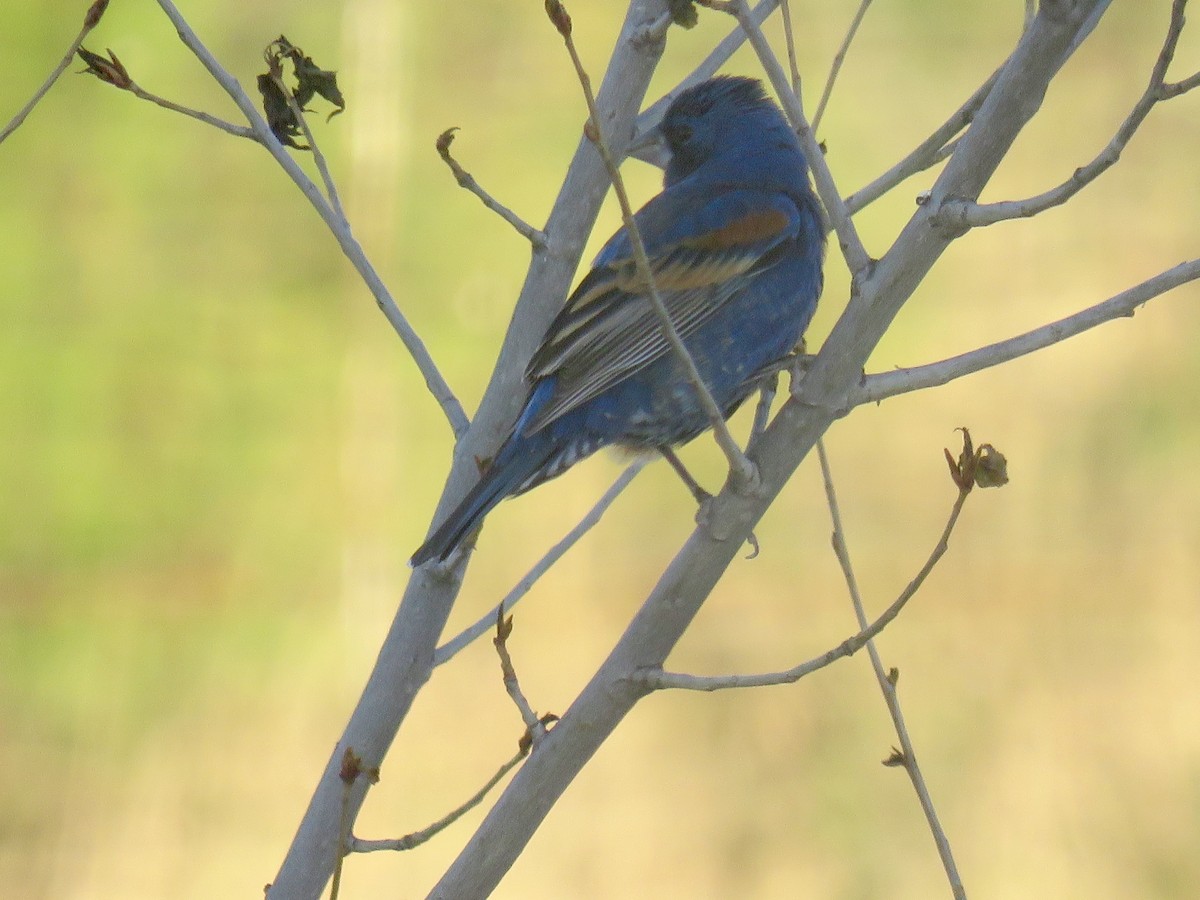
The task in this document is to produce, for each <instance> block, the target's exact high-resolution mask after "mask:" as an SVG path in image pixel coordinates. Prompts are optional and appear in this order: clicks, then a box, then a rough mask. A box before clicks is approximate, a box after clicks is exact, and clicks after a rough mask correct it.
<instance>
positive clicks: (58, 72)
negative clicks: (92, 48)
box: [0, 0, 108, 144]
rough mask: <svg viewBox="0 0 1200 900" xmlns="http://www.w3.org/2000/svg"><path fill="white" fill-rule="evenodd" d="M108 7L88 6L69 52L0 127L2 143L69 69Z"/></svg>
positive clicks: (104, 2) (100, 1) (102, 0)
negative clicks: (14, 113) (81, 25)
mask: <svg viewBox="0 0 1200 900" xmlns="http://www.w3.org/2000/svg"><path fill="white" fill-rule="evenodd" d="M106 9H108V0H95V2H93V3H92V5H91V6H89V7H88V11H87V12H86V13H84V16H83V27H82V28H80V29H79V34H77V35H76V36H75V40H73V41H72V42H71V46H70V47H68V48H67V52H66V53H64V54H63V56H62V59H60V60H59V61H58V65H57V66H55V67H54V71H52V72H51V73H50V74H49V76H47V78H46V80H45V81H43V82H42V84H41V86H40V87H39V88H38V89H37V90H36V91H34V92H33V96H32V97H30V98H29V100H28V101H27V102H26V103H25V105H24V106H22V107H21V108H20V110H18V111H17V114H16V115H15V116H13V117H12V119H10V120H9V122H8V124H7V125H5V126H4V127H3V128H0V144H2V143H4V141H5V139H6V138H7V137H8V136H9V135H10V134H12V133H13V132H14V131H16V130H17V129H18V128H20V127H21V125H22V123H23V122H24V121H25V120H26V119H27V118H28V117H29V114H30V113H31V112H33V108H34V107H35V106H37V105H38V104H39V103H41V102H42V98H43V97H45V96H46V94H47V93H49V91H50V88H52V87H54V83H55V82H56V81H58V79H59V78H60V77H62V73H63V72H65V71H67V66H69V65H70V64H71V60H72V59H74V58H75V54H76V52H78V50H79V48H80V47H82V46H83V42H84V41H85V40H86V39H87V36H88V35H89V34H91V33H92V29H93V28H95V27H96V26H97V25H98V24H99V23H100V19H101V17H102V16H103V15H104V11H105V10H106Z"/></svg>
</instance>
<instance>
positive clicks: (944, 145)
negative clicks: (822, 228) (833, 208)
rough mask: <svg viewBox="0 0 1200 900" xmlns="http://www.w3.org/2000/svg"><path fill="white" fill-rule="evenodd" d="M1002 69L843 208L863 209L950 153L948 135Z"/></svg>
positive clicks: (975, 108)
mask: <svg viewBox="0 0 1200 900" xmlns="http://www.w3.org/2000/svg"><path fill="white" fill-rule="evenodd" d="M1003 69H1004V67H1003V66H1001V67H1000V68H999V69H997V70H996V71H995V72H993V73H992V74H991V76H989V78H988V79H987V81H985V82H984V83H983V84H981V85H980V86H979V87H978V88H976V90H975V93H973V94H972V95H971V96H970V97H969V98H968V99H967V101H966V102H965V103H964V104H963V105H962V106H960V107H959V108H958V109H956V110H955V111H954V112H953V113H952V114H951V115H950V117H949V118H948V119H946V121H945V122H943V123H942V124H941V125H940V126H938V128H936V129H935V130H934V132H933V133H932V134H930V135H929V137H927V138H925V140H923V141H922V142H921V143H920V144H918V145H917V146H916V147H915V148H914V149H913V150H912V152H910V153H909V154H908V155H907V156H905V157H904V158H903V159H902V160H900V161H899V162H898V163H896V164H895V165H894V166H892V167H891V168H890V169H888V170H887V171H886V172H884V173H883V174H882V175H880V176H879V177H878V178H876V179H875V180H874V181H872V182H871V183H870V184H868V185H866V186H864V187H862V188H859V189H858V190H857V191H855V192H854V193H853V194H851V195H850V196H849V197H847V198H846V209H848V210H849V211H850V212H852V213H856V212H858V211H860V210H862V209H864V208H865V207H867V206H869V205H870V204H872V203H874V202H875V201H876V200H878V199H879V198H880V197H882V196H883V195H884V194H886V193H887V192H888V191H890V190H891V189H892V188H894V187H896V186H897V185H898V184H900V183H901V182H903V181H905V180H907V179H908V178H911V177H912V176H913V175H916V174H917V173H918V172H923V171H925V170H926V169H928V168H931V167H932V166H935V165H937V164H938V163H939V162H941V161H942V160H943V159H945V158H946V157H947V156H949V155H950V151H951V149H952V148H951V144H950V141H951V139H952V138H953V137H954V136H955V135H956V134H958V133H959V132H960V131H962V130H963V129H964V128H966V127H967V126H968V125H970V124H971V122H972V121H973V120H974V118H975V114H976V113H977V112H979V108H980V107H981V106H983V101H985V100H986V99H987V98H988V94H990V93H991V91H992V87H993V86H994V85H995V84H996V80H997V79H998V78H999V77H1000V73H1001V72H1002V71H1003Z"/></svg>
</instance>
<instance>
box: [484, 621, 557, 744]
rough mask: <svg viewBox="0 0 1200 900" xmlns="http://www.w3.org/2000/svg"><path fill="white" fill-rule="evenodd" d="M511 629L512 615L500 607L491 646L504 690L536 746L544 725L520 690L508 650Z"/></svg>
mask: <svg viewBox="0 0 1200 900" xmlns="http://www.w3.org/2000/svg"><path fill="white" fill-rule="evenodd" d="M512 629H513V618H512V616H505V615H504V609H503V608H501V609H500V611H499V612H497V613H496V636H495V637H494V638H492V646H493V647H495V648H496V655H497V656H499V657H500V672H501V674H502V676H503V678H504V690H505V691H507V692H508V696H509V699H511V700H512V702H513V705H514V706H516V707H517V711H518V712H519V713H520V714H521V721H522V722H524V723H525V728H526V730H527V732H528V734H529V738H530V744H531V746H534V747H536V746H537V744H538V742H539V741H540V740H541V739H542V737H543V736H544V735H545V733H546V726H545V724H544V723H543V722H541V721H540V720H539V719H538V714H537V713H536V712H534V711H533V707H532V706H531V705H530V704H529V701H528V700H526V699H525V692H524V691H522V690H521V681H520V679H518V678H517V669H516V667H515V666H514V665H513V661H512V655H511V654H510V653H509V652H508V638H509V636H510V635H511V634H512Z"/></svg>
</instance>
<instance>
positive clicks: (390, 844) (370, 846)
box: [346, 744, 529, 853]
mask: <svg viewBox="0 0 1200 900" xmlns="http://www.w3.org/2000/svg"><path fill="white" fill-rule="evenodd" d="M528 755H529V749H528V748H527V747H526V746H525V745H524V744H522V746H521V749H520V750H518V751H517V754H516V756H514V757H513V758H512V759H510V760H509V761H508V762H506V763H504V765H502V766H500V768H499V769H498V770H497V771H496V774H495V775H493V776H492V777H491V778H489V779H488V780H487V782H486V783H485V784H484V785H483V787H481V788H480V789H479V790H478V791H476V792H475V793H474V794H472V795H471V796H470V798H469V799H468V800H467V801H466V802H465V803H463V804H462V805H461V806H458V807H456V808H455V809H453V810H451V811H450V812H449V813H448V814H446V815H445V816H443V817H442V818H440V819H438V820H437V821H436V822H434V823H433V824H432V825H430V826H428V827H427V828H422V829H421V830H420V831H414V832H412V833H411V834H406V835H405V836H404V837H401V838H387V839H383V840H374V841H371V840H365V839H363V838H357V837H354V836H351V837H350V838H349V839H348V840H347V841H346V850H347V852H349V853H375V852H376V851H379V850H397V851H402V850H412V849H413V848H414V847H419V846H420V845H421V844H424V843H425V842H426V841H428V840H429V839H430V838H431V837H433V836H434V835H436V834H438V833H439V832H442V831H445V830H446V829H447V828H449V827H450V826H451V825H453V824H454V823H455V822H457V821H458V820H459V819H461V818H462V817H463V814H464V813H468V812H470V811H471V810H473V809H474V808H475V807H477V806H478V805H479V804H480V803H482V802H483V800H484V798H485V797H487V795H488V793H489V792H490V791H491V790H492V788H494V787H495V786H496V785H498V784H499V783H500V782H501V781H503V780H504V776H505V775H507V774H508V773H509V772H511V771H512V770H513V769H515V768H516V767H517V765H518V764H519V763H520V762H521V760H523V759H524V758H525V757H526V756H528Z"/></svg>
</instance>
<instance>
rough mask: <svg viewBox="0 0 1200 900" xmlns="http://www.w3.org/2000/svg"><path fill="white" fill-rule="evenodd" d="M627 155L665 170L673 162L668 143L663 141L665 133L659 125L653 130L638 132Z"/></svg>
mask: <svg viewBox="0 0 1200 900" xmlns="http://www.w3.org/2000/svg"><path fill="white" fill-rule="evenodd" d="M625 155H626V156H631V157H634V158H636V159H640V160H641V161H642V162H648V163H650V165H652V166H658V167H659V168H660V169H665V168H666V167H667V163H668V162H670V161H671V154H670V152H669V151H668V150H667V143H666V141H665V140H664V139H663V133H662V131H660V130H659V127H658V126H657V125H655V126H654V127H653V128H647V129H645V130H644V131H638V132H636V133H635V134H634V136H633V141H632V142H630V144H629V149H628V150H627V151H626V154H625Z"/></svg>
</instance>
